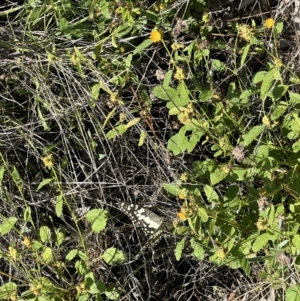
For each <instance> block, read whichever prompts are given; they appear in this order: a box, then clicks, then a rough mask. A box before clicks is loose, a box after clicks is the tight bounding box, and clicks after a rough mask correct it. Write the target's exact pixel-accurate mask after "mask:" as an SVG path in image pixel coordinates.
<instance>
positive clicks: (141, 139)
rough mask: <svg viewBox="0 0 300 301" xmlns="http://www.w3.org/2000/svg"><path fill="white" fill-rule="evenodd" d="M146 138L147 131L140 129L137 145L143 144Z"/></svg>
mask: <svg viewBox="0 0 300 301" xmlns="http://www.w3.org/2000/svg"><path fill="white" fill-rule="evenodd" d="M146 138H147V132H146V131H141V134H140V139H139V144H138V146H142V145H144V143H145V140H146Z"/></svg>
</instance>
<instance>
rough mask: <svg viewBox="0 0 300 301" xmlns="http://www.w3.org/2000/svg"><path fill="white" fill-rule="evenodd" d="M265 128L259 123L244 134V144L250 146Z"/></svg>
mask: <svg viewBox="0 0 300 301" xmlns="http://www.w3.org/2000/svg"><path fill="white" fill-rule="evenodd" d="M263 130H264V126H263V125H257V126H255V127H253V128H252V129H251V130H250V131H249V132H248V133H247V134H245V135H243V138H244V146H248V145H249V144H250V143H252V141H253V140H254V139H255V138H256V137H257V136H259V135H260V134H261V133H262V131H263Z"/></svg>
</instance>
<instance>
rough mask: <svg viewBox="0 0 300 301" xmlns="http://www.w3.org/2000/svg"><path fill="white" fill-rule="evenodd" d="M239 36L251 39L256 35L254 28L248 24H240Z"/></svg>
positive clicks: (247, 39)
mask: <svg viewBox="0 0 300 301" xmlns="http://www.w3.org/2000/svg"><path fill="white" fill-rule="evenodd" d="M238 31H239V36H240V37H241V38H243V39H244V40H246V41H250V40H251V38H252V37H253V36H254V32H253V29H252V28H251V27H249V26H248V25H246V24H242V25H238Z"/></svg>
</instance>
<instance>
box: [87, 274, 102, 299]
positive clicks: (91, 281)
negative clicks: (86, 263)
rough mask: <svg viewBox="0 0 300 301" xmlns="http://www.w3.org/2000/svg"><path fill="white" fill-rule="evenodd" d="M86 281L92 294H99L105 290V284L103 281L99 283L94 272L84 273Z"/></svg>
mask: <svg viewBox="0 0 300 301" xmlns="http://www.w3.org/2000/svg"><path fill="white" fill-rule="evenodd" d="M84 283H85V288H86V289H87V290H88V291H89V293H91V294H99V293H101V292H103V291H104V289H105V285H104V284H103V283H102V282H98V283H97V281H96V279H95V277H94V274H93V272H89V273H87V274H86V275H84Z"/></svg>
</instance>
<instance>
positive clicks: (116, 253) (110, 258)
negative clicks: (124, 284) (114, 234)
mask: <svg viewBox="0 0 300 301" xmlns="http://www.w3.org/2000/svg"><path fill="white" fill-rule="evenodd" d="M102 258H103V260H104V261H105V262H106V263H107V264H109V265H114V264H121V263H124V262H125V260H126V257H125V255H124V253H123V252H122V251H121V250H118V249H116V248H108V249H107V250H106V251H105V252H104V254H103V255H102Z"/></svg>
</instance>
